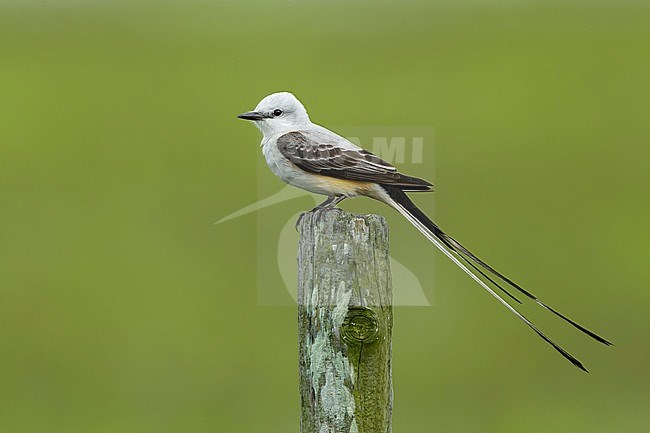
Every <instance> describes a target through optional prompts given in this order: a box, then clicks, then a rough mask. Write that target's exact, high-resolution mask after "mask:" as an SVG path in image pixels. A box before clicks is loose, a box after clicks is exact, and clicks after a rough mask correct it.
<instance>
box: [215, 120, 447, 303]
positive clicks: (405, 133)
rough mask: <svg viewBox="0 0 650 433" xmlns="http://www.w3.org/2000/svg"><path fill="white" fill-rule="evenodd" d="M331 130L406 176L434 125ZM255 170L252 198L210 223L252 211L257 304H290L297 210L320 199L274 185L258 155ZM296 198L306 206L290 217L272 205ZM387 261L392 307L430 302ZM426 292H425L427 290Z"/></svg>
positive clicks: (429, 143) (430, 146)
mask: <svg viewBox="0 0 650 433" xmlns="http://www.w3.org/2000/svg"><path fill="white" fill-rule="evenodd" d="M334 130H336V131H339V134H340V135H342V136H344V137H345V138H347V139H348V140H349V141H351V142H352V143H354V144H356V145H358V146H360V147H362V148H364V149H367V150H370V151H371V152H372V153H374V154H375V155H377V156H378V157H380V158H381V159H383V160H385V161H388V162H390V163H391V164H393V165H396V166H397V168H398V170H400V171H401V172H404V173H407V174H409V167H412V166H414V165H418V164H423V161H424V156H425V154H426V155H433V152H434V143H435V141H434V137H435V136H434V129H433V128H432V127H428V126H355V127H338V128H335V129H334ZM430 159H431V160H432V159H433V158H430ZM429 167H431V169H430V170H427V171H428V172H429V173H430V175H429V177H433V164H432V161H431V162H430V163H429V164H428V165H427V168H429ZM258 170H259V171H258V176H257V177H258V188H257V191H258V200H257V201H255V202H254V203H251V204H250V205H248V206H245V207H243V208H241V209H239V210H237V211H235V212H233V213H231V214H229V215H227V216H225V217H223V218H221V219H220V220H219V221H217V223H216V224H222V223H224V222H226V221H231V220H234V219H237V218H239V217H242V216H245V215H248V214H251V213H253V212H257V216H258V218H257V269H256V270H257V294H258V303H259V304H260V305H265V306H282V305H291V304H295V302H296V299H297V294H296V286H297V284H296V275H297V270H296V251H297V245H298V237H299V235H298V233H297V231H296V221H297V219H298V218H299V216H300V213H301V212H304V211H308V210H309V209H311V208H313V207H314V206H316V205H317V204H319V203H320V202H322V201H323V200H324V199H325V197H324V196H321V195H316V194H312V193H309V192H307V191H303V190H301V189H298V188H295V187H293V186H289V185H284V186H283V187H282V188H281V189H280V190H279V191H277V185H283V184H282V183H281V181H279V180H278V182H270V181H269V179H271V176H272V174H271V173H270V171H269V169H268V167H267V165H266V163H265V161H264V159H263V157H262V158H259V162H258ZM274 190H275V192H273V191H274ZM297 199H301V200H303V202H309V204H307V205H306V206H304V208H302V207H301V211H300V212H297V213H295V214H292V215H287V212H286V209H285V210H284V211H282V212H278V210H279V209H281V208H280V207H277V206H275V205H277V204H281V203H285V202H288V201H292V200H297ZM312 203H313V204H312ZM262 214H263V215H262ZM390 262H391V271H392V279H393V305H396V306H430V305H431V302H430V301H429V298H428V297H427V295H426V294H425V292H424V290H423V288H422V284H421V283H420V280H419V278H418V277H417V275H416V274H415V273H414V272H413V271H411V270H410V269H409V267H408V266H407V265H406V264H404V263H401V262H400V261H399V260H397V259H396V258H395V257H393V255H392V254H391V256H390ZM429 292H431V290H430V288H429ZM429 296H431V293H429Z"/></svg>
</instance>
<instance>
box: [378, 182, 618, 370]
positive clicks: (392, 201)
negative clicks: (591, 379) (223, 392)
mask: <svg viewBox="0 0 650 433" xmlns="http://www.w3.org/2000/svg"><path fill="white" fill-rule="evenodd" d="M381 187H382V188H383V189H384V191H385V192H386V196H383V197H381V198H380V200H382V201H384V202H385V203H386V204H388V205H389V206H391V207H393V208H394V209H396V210H397V211H398V212H399V213H400V214H402V215H403V216H404V217H405V218H406V219H408V220H409V221H410V222H411V224H413V225H414V226H415V227H416V228H417V229H418V230H419V231H420V232H422V234H423V235H424V236H426V237H427V239H429V240H430V241H431V242H432V243H433V244H434V245H435V246H436V247H438V249H439V250H440V251H442V252H443V253H444V254H445V255H446V256H447V257H448V258H449V259H450V260H451V261H453V262H454V263H455V264H456V265H457V266H458V267H459V268H461V269H462V270H463V271H464V272H465V273H467V275H469V276H470V277H471V278H472V279H473V280H474V281H476V282H477V283H478V284H479V285H480V286H481V287H483V288H484V289H485V290H487V291H488V292H489V293H490V294H491V295H492V296H494V297H495V298H496V299H497V300H498V301H499V302H500V303H501V304H503V305H504V306H505V307H506V308H507V309H508V310H510V311H511V312H512V313H513V314H515V315H516V316H517V317H518V318H519V319H520V320H521V321H523V322H524V323H525V324H526V325H528V326H529V327H530V328H531V329H532V330H533V331H535V333H537V335H539V336H540V337H541V338H542V339H543V340H544V341H546V342H547V343H548V344H550V345H551V346H553V348H554V349H555V350H557V351H558V352H560V354H561V355H562V356H564V357H565V358H566V359H568V360H569V361H571V363H573V365H575V366H576V367H578V368H580V369H581V370H583V371H587V369H586V368H585V367H584V366H583V365H582V363H581V362H580V361H578V360H577V359H576V358H575V357H574V356H573V355H571V354H570V353H569V352H567V351H566V350H564V349H563V348H561V347H560V346H559V345H558V344H557V343H555V342H554V341H553V340H551V339H550V338H549V337H547V336H546V335H545V334H544V333H543V332H542V331H540V330H539V329H538V328H537V327H536V326H535V325H534V324H533V323H532V322H531V321H530V320H528V319H527V318H526V317H524V316H523V315H522V314H521V313H519V312H518V311H517V310H516V309H514V308H513V307H512V306H511V305H510V304H508V303H507V302H506V301H505V300H504V299H503V298H502V297H501V296H499V295H498V294H497V293H496V292H495V291H494V290H493V289H492V288H491V287H490V286H488V285H487V284H486V283H485V282H484V281H483V280H481V278H479V276H478V275H477V273H478V274H479V275H481V276H483V277H484V278H485V279H486V280H488V281H489V282H491V283H492V284H494V285H495V286H496V287H497V288H499V289H500V290H502V291H503V292H504V293H505V294H507V295H508V296H509V297H510V298H512V299H513V300H515V301H516V302H518V303H521V302H520V301H519V300H518V299H517V298H516V297H515V296H513V295H512V294H511V293H510V292H508V291H507V290H506V289H505V288H504V287H503V286H501V285H500V284H499V283H498V282H496V281H495V280H494V279H493V278H491V277H490V276H489V275H487V274H486V273H485V272H483V271H482V270H481V269H480V268H479V266H480V267H482V268H483V269H484V270H486V271H487V272H490V273H492V274H493V275H495V276H496V277H498V278H499V279H501V280H503V281H504V282H505V283H507V284H508V285H510V286H511V287H513V288H514V289H516V290H517V291H519V292H521V293H522V294H524V295H525V296H527V297H528V298H530V299H532V300H533V301H535V302H536V303H537V304H539V305H540V306H542V307H544V308H545V309H547V310H549V311H550V312H552V313H553V314H555V315H557V316H558V317H560V318H562V319H563V320H565V321H567V322H568V323H570V324H571V325H573V326H574V327H576V328H577V329H579V330H580V331H582V332H584V333H585V334H587V335H589V336H590V337H592V338H594V339H595V340H597V341H599V342H601V343H603V344H605V345H608V346H610V345H612V343H610V342H609V341H607V340H606V339H604V338H602V337H600V336H599V335H597V334H595V333H594V332H592V331H590V330H588V329H587V328H585V327H584V326H582V325H580V324H578V323H576V322H575V321H573V320H571V319H569V318H568V317H566V316H565V315H563V314H561V313H560V312H558V311H556V310H555V309H553V308H551V307H549V306H548V305H546V304H544V303H543V302H541V301H540V300H539V299H538V298H537V297H536V296H534V295H533V294H532V293H530V292H528V291H527V290H525V289H523V288H522V287H520V286H519V285H518V284H516V283H515V282H513V281H512V280H510V279H509V278H507V277H506V276H504V275H503V274H501V273H500V272H498V271H496V270H495V269H494V268H492V267H491V266H489V265H488V264H487V263H485V262H484V261H482V260H481V259H479V258H478V257H476V256H475V255H474V254H473V253H472V252H470V251H469V250H468V249H467V248H465V247H464V246H462V245H461V244H460V243H459V242H458V241H456V240H455V239H454V238H452V237H451V236H449V235H447V234H446V233H444V232H443V231H442V230H441V229H440V228H439V227H438V226H437V225H436V224H435V223H434V222H433V221H431V219H429V217H427V216H426V214H425V213H424V212H422V211H421V210H420V209H419V208H418V207H417V206H416V205H415V204H414V203H413V202H412V201H411V199H410V198H409V197H408V196H407V195H406V193H405V192H404V191H403V190H402V189H401V188H400V187H397V186H393V185H382V186H381ZM461 261H462V262H461ZM463 262H464V263H463ZM466 265H468V266H469V267H471V268H472V269H473V270H474V271H476V273H474V272H472V271H471V270H470V269H469V268H468V267H467V266H466Z"/></svg>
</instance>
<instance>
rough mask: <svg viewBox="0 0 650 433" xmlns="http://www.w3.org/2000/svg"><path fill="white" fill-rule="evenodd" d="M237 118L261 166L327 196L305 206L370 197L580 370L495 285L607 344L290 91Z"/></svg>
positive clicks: (417, 186)
mask: <svg viewBox="0 0 650 433" xmlns="http://www.w3.org/2000/svg"><path fill="white" fill-rule="evenodd" d="M237 117H238V118H240V119H243V120H248V121H252V122H254V124H255V126H257V128H259V130H260V131H261V132H262V141H261V144H260V146H261V148H262V153H263V154H264V158H265V159H266V163H267V165H268V166H269V168H270V169H271V171H272V172H273V173H274V174H275V175H276V176H277V177H279V178H280V179H281V180H282V181H284V182H286V183H287V184H289V185H292V186H294V187H298V188H301V189H303V190H306V191H309V192H312V193H315V194H321V195H324V196H326V197H327V198H326V199H325V201H323V202H322V203H321V204H319V205H318V206H316V207H315V208H314V209H312V211H315V212H322V211H326V210H330V209H333V208H334V207H335V206H336V205H338V204H339V203H341V202H342V201H343V200H345V199H346V198H350V197H357V196H365V197H369V198H372V199H375V200H378V201H380V202H382V203H384V204H386V205H388V206H390V207H391V208H393V209H395V210H396V211H397V212H399V213H400V214H401V215H402V216H404V217H405V218H406V219H407V220H408V221H409V222H410V223H411V224H412V225H413V226H415V228H417V229H418V230H419V231H420V232H421V233H422V234H423V235H424V236H425V237H426V238H427V239H428V240H429V241H430V242H431V243H433V244H434V245H435V246H436V247H437V248H438V249H439V250H440V251H442V253H443V254H444V255H445V256H447V257H448V258H449V259H450V260H451V261H452V262H453V263H454V264H455V265H456V266H458V267H459V268H460V269H462V270H463V271H464V272H465V273H466V274H468V275H469V276H470V277H471V278H472V279H473V280H474V281H475V282H476V283H478V284H479V285H480V286H481V287H482V288H483V289H485V290H486V291H487V292H488V293H489V294H490V295H492V296H493V297H495V298H496V299H497V300H498V301H499V302H500V303H501V304H503V306H504V307H505V308H507V309H508V310H509V311H510V312H512V313H513V314H514V315H515V316H516V317H517V318H519V320H521V321H522V322H524V323H525V324H526V325H527V326H528V327H529V328H530V329H532V330H533V331H534V332H535V333H536V334H537V335H538V336H539V337H540V338H542V339H543V340H544V341H545V342H546V343H548V344H550V345H551V346H552V347H553V348H554V349H555V350H556V351H558V352H559V353H560V354H561V355H562V356H563V357H564V358H566V359H567V360H569V361H570V362H571V363H572V364H573V365H575V366H576V367H578V368H579V369H581V370H582V371H585V372H588V370H587V369H586V368H585V366H584V365H583V364H582V363H581V362H580V361H579V360H578V359H577V358H575V357H574V356H573V355H571V354H570V353H569V352H567V351H566V350H565V349H563V348H562V347H560V346H559V345H558V344H557V343H556V342H555V341H553V340H551V339H550V338H549V337H548V336H546V334H544V333H543V332H542V331H541V330H540V329H539V328H538V327H537V326H535V325H534V324H533V323H532V322H531V321H530V320H529V319H528V318H526V317H525V316H524V315H523V314H521V313H520V312H519V311H517V309H515V308H514V307H513V306H512V305H510V304H509V303H508V302H507V301H506V300H505V299H504V298H503V297H502V296H500V295H499V294H498V293H497V291H496V290H500V291H501V292H503V293H504V294H505V296H507V297H508V298H509V299H511V300H512V301H513V302H516V303H519V304H521V303H522V302H521V301H520V300H519V299H518V298H517V297H516V296H514V295H513V294H512V293H511V292H510V291H509V290H508V289H506V287H509V288H510V290H516V291H517V292H519V293H520V294H521V295H522V296H525V297H527V298H529V299H530V300H532V301H533V302H535V303H536V304H538V305H539V306H541V307H542V308H544V309H546V310H548V311H550V312H551V313H553V314H554V315H556V316H558V317H560V318H561V319H562V320H564V321H566V322H567V323H569V324H571V325H572V326H574V327H575V328H577V329H579V330H580V331H582V332H583V333H585V334H587V335H588V336H590V337H591V338H593V339H595V340H596V341H598V342H600V343H602V344H604V345H606V346H612V345H613V344H612V343H611V342H610V341H608V340H606V339H605V338H603V337H601V336H599V335H598V334H596V333H594V332H592V331H590V330H589V329H587V328H585V327H584V326H582V325H580V324H579V323H577V322H575V321H574V320H572V319H570V318H569V317H567V316H565V315H564V314H562V313H560V312H559V311H557V310H556V309H554V308H552V307H550V306H549V305H548V304H546V303H544V302H542V301H541V300H540V299H539V298H537V296H535V295H533V294H532V293H531V292H529V291H528V290H526V289H524V288H523V287H521V286H520V285H519V284H517V283H515V282H514V281H513V280H511V279H510V278H508V277H506V276H505V275H504V274H502V273H500V272H499V271H497V270H496V269H494V268H493V267H492V266H490V265H488V264H487V263H486V262H485V261H483V260H482V259H480V258H479V257H477V256H476V255H475V254H474V253H472V252H471V251H470V250H468V249H467V248H466V247H464V246H463V245H462V244H461V243H460V242H458V241H457V240H456V239H454V238H453V237H451V236H449V235H448V234H446V233H445V232H444V231H442V229H440V227H439V226H438V225H437V224H435V223H434V222H433V221H432V220H431V219H430V218H429V217H428V216H427V215H426V214H425V213H424V212H423V211H422V210H420V209H419V208H418V207H417V206H416V205H415V203H414V202H413V201H412V200H411V199H410V197H409V196H408V195H407V193H416V192H429V191H433V184H431V183H430V182H428V181H426V180H424V179H420V178H417V177H413V176H408V175H406V174H403V173H400V172H399V171H398V170H397V168H395V167H394V166H393V165H391V164H390V163H388V162H386V161H384V160H382V159H381V158H379V157H378V156H376V155H374V154H373V153H371V152H369V151H367V150H365V149H363V148H361V147H359V146H357V145H355V144H354V143H352V142H350V141H349V140H347V139H345V138H344V137H342V136H340V135H338V134H336V133H334V132H332V131H330V130H329V129H327V128H324V127H322V126H320V125H317V124H315V123H313V122H312V121H311V119H310V117H309V115H308V113H307V110H306V109H305V107H304V105H303V104H302V103H301V102H300V101H299V100H298V99H297V98H296V97H295V96H294V95H293V94H292V93H290V92H278V93H273V94H270V95H268V96H266V97H265V98H263V99H262V100H261V101H260V102H259V104H257V106H256V107H255V109H254V110H253V111H248V112H245V113H242V114H239V115H238V116H237ZM481 277H482V278H483V279H484V280H485V281H484V280H483V279H481ZM490 284H491V285H492V286H490Z"/></svg>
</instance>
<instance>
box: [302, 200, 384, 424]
mask: <svg viewBox="0 0 650 433" xmlns="http://www.w3.org/2000/svg"><path fill="white" fill-rule="evenodd" d="M299 229H300V244H299V250H298V326H299V330H298V331H299V332H298V335H299V355H300V394H301V429H300V431H301V433H339V432H345V433H347V432H352V433H356V432H360V433H371V432H372V433H377V432H390V431H391V414H392V406H393V395H392V377H391V335H392V321H393V316H392V284H391V274H390V262H389V258H388V225H387V223H386V221H385V220H384V219H383V218H382V217H379V216H377V215H357V214H351V213H348V212H345V211H342V210H340V209H334V210H329V211H320V212H308V213H306V214H304V215H303V217H302V219H301V221H300V224H299Z"/></svg>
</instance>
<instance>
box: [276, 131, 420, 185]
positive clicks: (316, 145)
mask: <svg viewBox="0 0 650 433" xmlns="http://www.w3.org/2000/svg"><path fill="white" fill-rule="evenodd" d="M277 146H278V149H279V150H280V153H282V155H284V156H285V157H286V158H287V159H288V160H289V161H291V162H292V163H293V164H295V165H296V166H297V167H298V168H300V169H302V170H305V171H308V172H310V173H316V174H321V175H324V176H330V177H336V178H339V179H346V180H356V181H361V182H374V183H380V184H387V185H399V186H402V187H403V189H404V190H405V191H431V186H432V185H431V184H430V183H429V182H427V181H426V180H423V179H418V178H416V177H411V176H406V175H403V174H401V173H399V172H398V171H397V169H396V168H395V167H393V166H392V165H391V164H389V163H388V162H386V161H384V160H383V159H381V158H379V157H378V156H376V155H374V154H372V153H370V152H368V151H367V150H364V149H361V148H360V147H357V146H354V145H352V143H350V142H349V141H347V140H345V139H344V138H342V137H339V136H338V135H335V134H331V135H330V134H325V133H322V132H320V131H293V132H288V133H286V134H284V135H282V136H280V137H279V138H278V140H277Z"/></svg>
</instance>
